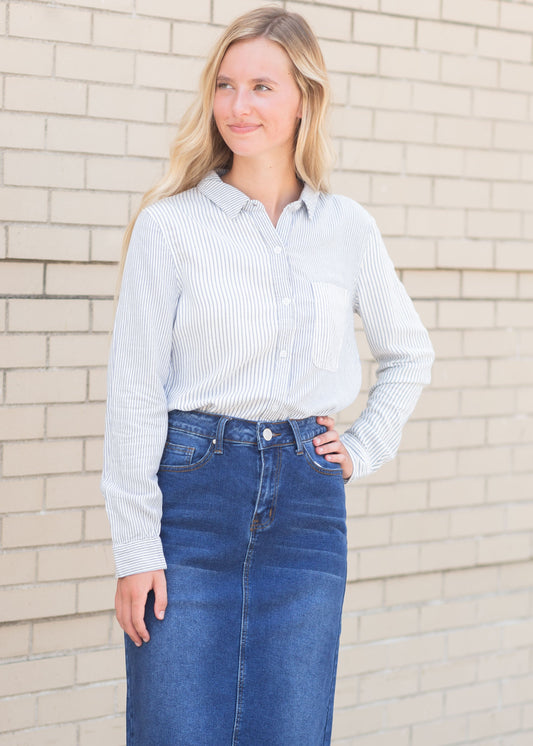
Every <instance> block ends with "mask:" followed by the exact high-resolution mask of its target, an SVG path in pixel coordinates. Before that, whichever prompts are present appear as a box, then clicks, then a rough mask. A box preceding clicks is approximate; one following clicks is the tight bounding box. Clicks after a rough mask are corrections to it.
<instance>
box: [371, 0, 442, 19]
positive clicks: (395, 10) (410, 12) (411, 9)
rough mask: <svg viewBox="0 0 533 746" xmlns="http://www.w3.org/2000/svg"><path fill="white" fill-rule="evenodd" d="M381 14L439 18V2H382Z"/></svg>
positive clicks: (399, 0) (397, 0)
mask: <svg viewBox="0 0 533 746" xmlns="http://www.w3.org/2000/svg"><path fill="white" fill-rule="evenodd" d="M359 5H360V3H358V6H359ZM381 12H382V13H390V14H391V15H402V16H404V15H405V16H412V17H413V18H439V16H440V8H439V0H381Z"/></svg>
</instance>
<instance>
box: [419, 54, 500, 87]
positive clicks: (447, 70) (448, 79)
mask: <svg viewBox="0 0 533 746" xmlns="http://www.w3.org/2000/svg"><path fill="white" fill-rule="evenodd" d="M432 77H433V78H434V79H435V78H437V77H438V76H437V75H434V76H432ZM441 77H442V81H443V82H444V83H454V84H455V85H470V86H476V87H480V88H496V87H497V86H498V63H497V62H496V61H495V60H486V59H480V58H478V57H464V56H459V55H453V56H452V55H447V54H445V55H443V56H442V73H441Z"/></svg>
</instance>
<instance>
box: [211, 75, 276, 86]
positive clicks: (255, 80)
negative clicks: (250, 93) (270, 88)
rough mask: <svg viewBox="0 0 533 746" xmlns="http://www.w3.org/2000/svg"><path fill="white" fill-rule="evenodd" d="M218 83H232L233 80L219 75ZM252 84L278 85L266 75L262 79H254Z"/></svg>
mask: <svg viewBox="0 0 533 746" xmlns="http://www.w3.org/2000/svg"><path fill="white" fill-rule="evenodd" d="M217 81H224V82H225V83H229V82H231V78H230V77H229V76H228V75H217ZM250 83H271V84H273V85H277V82H276V81H275V80H272V78H268V77H267V76H266V75H265V76H264V77H262V78H252V79H251V81H250Z"/></svg>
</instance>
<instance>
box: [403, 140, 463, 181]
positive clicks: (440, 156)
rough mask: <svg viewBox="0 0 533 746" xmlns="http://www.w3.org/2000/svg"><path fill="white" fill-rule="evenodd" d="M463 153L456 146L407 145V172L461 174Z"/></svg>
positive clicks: (443, 174)
mask: <svg viewBox="0 0 533 746" xmlns="http://www.w3.org/2000/svg"><path fill="white" fill-rule="evenodd" d="M463 160H464V155H463V152H462V151H461V150H459V149H458V148H443V147H434V146H431V145H408V146H407V159H406V161H407V172H408V173H413V174H427V175H429V176H436V175H438V176H461V175H462V174H463V170H464V167H463Z"/></svg>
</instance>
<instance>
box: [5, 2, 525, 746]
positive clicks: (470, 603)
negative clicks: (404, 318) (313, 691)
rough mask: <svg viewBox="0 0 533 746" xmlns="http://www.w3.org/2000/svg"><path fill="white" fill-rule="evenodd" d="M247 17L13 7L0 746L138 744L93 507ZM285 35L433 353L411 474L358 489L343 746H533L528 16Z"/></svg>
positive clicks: (486, 6)
mask: <svg viewBox="0 0 533 746" xmlns="http://www.w3.org/2000/svg"><path fill="white" fill-rule="evenodd" d="M255 4H256V3H255V2H254V3H250V2H247V1H246V0H196V2H194V3H190V2H186V1H185V0H106V2H100V0H85V2H80V1H78V2H75V1H74V0H62V1H60V2H54V3H45V2H39V1H34V2H26V1H25V0H19V1H17V2H15V1H13V0H11V1H9V2H7V1H6V0H3V1H2V2H0V35H1V41H0V77H1V87H0V96H1V106H2V110H1V112H0V142H1V143H2V144H3V146H4V150H3V154H2V159H1V165H0V178H1V190H0V219H1V220H3V221H4V227H3V228H2V230H1V232H0V259H1V261H0V296H1V297H0V360H1V362H2V365H3V366H4V368H5V369H4V371H3V373H2V374H1V375H2V377H1V378H0V401H1V402H2V404H3V406H2V410H1V413H0V438H1V439H2V440H3V445H2V446H1V451H0V456H1V462H0V469H1V476H2V485H1V491H2V498H1V499H2V510H3V511H4V513H3V517H2V522H1V553H0V575H1V578H2V583H3V585H2V588H1V589H0V650H1V653H2V656H3V660H2V666H1V667H0V697H1V698H2V699H1V700H0V728H1V729H2V735H0V746H7V745H8V744H9V746H46V745H50V746H51V745H52V744H53V746H73V745H76V746H93V745H94V744H105V745H106V746H118V745H119V744H123V743H124V726H123V710H124V688H125V687H124V670H123V657H122V648H121V639H122V638H121V631H120V630H119V629H118V627H117V625H116V622H114V620H113V613H112V603H113V592H114V580H113V578H112V560H111V555H110V548H109V542H108V526H107V521H106V518H105V514H104V509H103V506H102V498H101V495H100V492H99V487H98V483H99V471H100V468H101V457H102V433H103V421H104V399H105V365H106V359H107V350H108V343H109V337H108V332H109V328H110V324H111V320H112V316H111V312H112V300H111V299H112V294H113V290H114V284H115V278H116V261H117V259H118V256H119V250H120V241H121V236H122V232H123V229H124V227H125V225H126V223H127V221H128V217H129V216H130V215H131V214H132V213H133V211H134V210H135V208H136V206H137V204H138V202H139V197H140V194H141V193H142V192H144V191H145V190H146V189H147V188H148V187H149V186H150V185H151V184H152V183H153V182H154V181H155V180H156V178H157V177H158V176H159V174H160V173H162V170H163V168H164V163H165V159H166V157H167V152H168V144H169V142H170V138H171V136H172V133H173V131H174V126H175V122H176V121H177V120H178V119H179V117H180V115H181V113H182V112H183V110H184V108H185V106H186V105H187V104H188V102H189V101H190V97H191V92H192V91H194V89H195V87H196V81H197V76H198V72H199V70H200V68H201V66H202V62H203V58H204V56H205V53H206V51H207V49H208V47H209V45H210V44H211V42H212V40H213V39H214V37H215V36H216V34H217V33H218V31H219V30H220V26H221V25H223V24H225V23H226V22H228V21H229V20H230V19H231V18H233V17H234V16H235V15H236V14H238V13H239V12H241V11H243V10H245V9H248V8H250V7H253V6H255ZM286 7H287V8H289V9H291V10H297V11H301V12H302V13H303V14H304V15H305V16H306V17H307V18H308V19H309V21H310V22H311V24H312V25H313V26H314V28H315V29H316V30H317V32H319V33H320V38H321V41H322V45H323V49H324V52H325V55H326V58H327V63H328V67H329V69H330V71H331V78H332V83H333V89H334V98H335V109H334V112H333V120H332V126H333V129H334V134H335V142H336V147H337V151H338V163H337V171H336V173H335V178H334V187H335V190H337V191H341V192H344V193H346V194H348V195H350V196H352V197H354V198H355V199H357V200H359V201H360V202H362V203H363V204H364V205H365V206H366V207H368V209H369V210H370V211H371V212H372V213H373V214H374V215H375V217H376V218H377V220H378V223H379V225H380V227H381V229H382V232H383V234H384V235H385V237H386V241H387V244H388V246H389V249H390V252H391V255H392V256H393V258H394V260H395V262H396V265H397V267H398V270H399V272H400V274H401V276H402V279H403V281H404V283H405V285H406V286H407V289H408V290H409V292H410V293H411V294H412V296H413V298H414V299H415V302H416V305H417V308H418V309H419V312H420V313H421V315H422V317H423V319H424V321H425V323H426V324H427V326H428V327H429V328H430V330H431V336H432V339H433V342H434V345H435V348H436V351H437V362H436V363H435V368H434V380H433V383H432V385H431V387H430V388H429V389H427V390H426V392H425V393H424V395H423V398H422V400H421V402H420V404H419V406H418V408H417V410H416V412H415V415H414V417H413V419H412V421H411V422H410V423H409V424H408V426H407V428H406V431H405V436H404V439H403V442H402V447H401V453H400V455H399V457H398V458H397V459H396V460H395V461H394V462H393V463H391V464H389V465H387V466H385V467H384V468H382V469H381V470H380V471H379V472H378V473H377V474H376V475H373V476H372V477H371V478H368V479H366V480H363V481H361V482H360V483H358V484H357V485H355V486H353V487H351V488H350V489H349V494H348V510H349V542H350V569H349V575H350V582H349V586H348V589H347V598H346V606H345V615H344V625H343V647H342V652H341V659H340V666H339V680H338V690H337V700H336V713H335V726H334V731H335V744H337V745H338V746H341V745H342V746H347V745H348V744H356V743H357V746H427V744H431V745H432V746H444V745H445V744H467V743H468V744H477V745H478V746H526V744H527V745H529V744H531V739H532V738H533V705H532V701H533V619H532V611H533V595H532V587H531V586H532V584H531V577H532V571H533V561H532V539H533V478H532V476H533V474H532V472H533V446H532V443H533V437H532V436H533V251H532V248H531V239H532V238H533V213H532V211H531V205H532V204H533V67H532V65H531V62H532V32H533V2H532V0H337V1H336V2H329V0H322V1H321V2H316V3H311V2H302V3H292V2H289V3H286ZM361 349H362V352H363V356H364V358H365V363H364V381H365V391H366V390H367V389H368V385H369V383H370V381H371V378H372V370H373V366H372V363H371V362H370V359H369V354H368V350H367V347H366V344H365V341H364V338H363V337H362V336H361ZM363 401H364V393H363V395H362V397H361V399H360V400H359V401H358V402H357V403H356V404H354V405H353V407H352V408H351V409H350V410H349V411H347V412H345V413H343V416H342V417H341V418H340V420H341V422H342V423H343V424H346V423H348V422H349V421H351V419H353V418H355V416H356V415H357V413H358V412H359V411H360V409H361V407H362V402H363Z"/></svg>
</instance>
